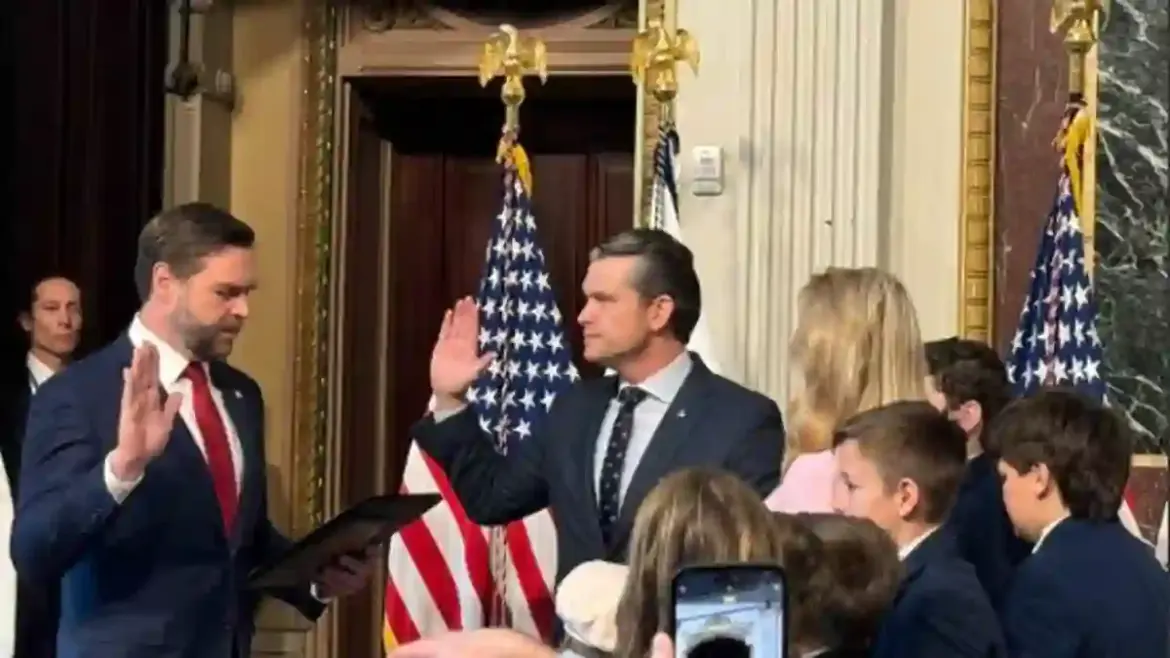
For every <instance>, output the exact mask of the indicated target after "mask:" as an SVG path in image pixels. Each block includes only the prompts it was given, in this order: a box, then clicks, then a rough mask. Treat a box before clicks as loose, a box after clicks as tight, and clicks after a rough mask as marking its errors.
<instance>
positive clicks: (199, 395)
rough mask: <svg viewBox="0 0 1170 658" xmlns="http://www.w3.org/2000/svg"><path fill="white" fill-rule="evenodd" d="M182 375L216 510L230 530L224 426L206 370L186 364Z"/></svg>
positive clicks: (231, 487) (230, 472)
mask: <svg viewBox="0 0 1170 658" xmlns="http://www.w3.org/2000/svg"><path fill="white" fill-rule="evenodd" d="M183 376H184V377H186V378H187V380H188V381H190V382H191V406H193V407H194V408H195V423H196V424H198V425H199V433H200V434H201V435H203V448H204V450H205V451H206V453H207V468H208V469H210V470H211V482H212V485H213V486H214V487H215V497H216V498H218V499H219V509H220V512H222V513H223V527H224V528H225V529H227V531H228V532H230V531H231V528H232V523H233V522H234V521H235V518H236V505H237V503H238V500H237V498H236V467H235V465H234V464H233V463H232V449H231V446H230V445H229V444H228V435H227V427H226V426H225V425H224V422H223V416H221V415H220V413H219V408H218V407H216V406H215V400H214V399H213V398H212V397H211V385H210V384H209V383H208V382H207V371H206V370H204V369H203V364H202V363H198V362H193V363H190V364H188V365H187V369H186V370H184V371H183Z"/></svg>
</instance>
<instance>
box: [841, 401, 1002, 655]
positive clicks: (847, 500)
mask: <svg viewBox="0 0 1170 658" xmlns="http://www.w3.org/2000/svg"><path fill="white" fill-rule="evenodd" d="M966 441H967V439H966V436H965V435H964V434H963V431H962V430H961V429H960V428H959V427H958V426H957V425H955V424H954V423H952V422H951V421H950V420H948V419H947V418H946V417H944V416H943V415H941V414H940V413H939V412H938V410H937V409H935V408H934V407H933V406H931V405H930V404H929V403H927V402H895V403H893V404H889V405H886V406H884V407H879V408H877V409H873V410H871V411H867V412H864V413H861V414H858V415H856V416H854V417H853V418H851V419H849V420H848V421H846V423H845V424H844V425H843V426H842V427H840V428H838V430H837V431H836V432H835V434H834V437H833V455H834V458H835V459H836V462H837V467H838V471H839V473H840V476H839V477H840V480H839V482H838V483H837V486H836V487H835V491H834V496H833V499H834V507H835V508H836V509H837V511H839V512H842V513H844V514H848V515H850V516H858V517H864V518H868V519H870V520H871V521H873V522H874V523H876V524H877V525H878V526H879V527H880V528H882V529H883V530H885V531H886V533H887V534H889V536H890V538H891V539H893V540H894V543H895V544H896V545H897V546H898V556H899V558H900V559H901V560H902V565H903V567H904V574H903V577H902V581H901V583H900V586H899V588H898V593H897V595H896V596H895V598H894V603H893V605H892V606H891V607H890V609H889V611H888V612H887V613H886V615H885V618H884V619H883V620H882V624H881V627H880V629H879V631H878V634H877V638H876V640H875V641H874V644H873V646H872V649H871V653H870V656H871V657H872V658H919V657H921V658H950V657H965V658H989V657H999V656H1004V655H1006V654H1005V651H1004V643H1003V636H1002V633H1001V631H1000V628H999V624H998V622H997V620H996V616H995V612H994V610H993V608H992V606H991V603H990V602H989V601H988V599H987V594H986V593H985V592H984V591H983V588H982V587H980V586H979V581H978V579H977V578H976V576H975V569H974V567H972V566H971V564H970V563H968V562H967V561H965V560H964V559H963V558H962V557H961V556H960V554H959V549H958V545H957V542H956V539H955V536H954V533H953V531H952V529H951V528H949V527H944V525H943V521H944V519H946V517H947V515H948V513H949V512H950V510H951V506H952V504H953V503H954V500H955V495H956V493H957V492H958V489H959V481H960V480H961V479H962V477H963V470H964V467H965V465H966V459H967V452H966Z"/></svg>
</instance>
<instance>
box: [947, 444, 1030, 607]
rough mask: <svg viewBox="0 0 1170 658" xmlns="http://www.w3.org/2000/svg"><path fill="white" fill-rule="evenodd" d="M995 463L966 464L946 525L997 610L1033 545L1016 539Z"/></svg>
mask: <svg viewBox="0 0 1170 658" xmlns="http://www.w3.org/2000/svg"><path fill="white" fill-rule="evenodd" d="M995 462H996V460H995V458H993V457H990V456H988V455H986V454H984V455H979V456H978V457H976V458H975V459H972V460H971V461H970V462H969V463H968V464H967V471H966V473H965V474H964V476H963V482H962V484H961V486H960V488H959V496H958V498H957V499H956V500H955V506H954V508H953V509H952V510H951V518H950V521H949V522H948V524H947V525H949V526H950V527H952V528H954V530H955V532H956V534H957V537H958V540H959V553H960V554H961V555H962V556H963V559H964V560H967V561H968V562H970V563H971V566H973V567H975V575H976V576H978V578H979V582H980V584H982V585H983V589H984V591H986V592H987V596H988V597H989V598H990V599H991V605H992V606H994V607H995V608H996V609H998V608H999V607H1000V604H1001V602H1002V601H1003V597H1004V595H1005V594H1007V590H1008V586H1009V585H1011V582H1012V575H1013V574H1014V573H1015V570H1016V567H1018V566H1019V564H1020V563H1021V562H1023V561H1024V558H1026V557H1028V554H1029V553H1031V551H1032V545H1031V544H1029V543H1028V542H1026V541H1024V540H1023V539H1020V538H1019V537H1018V536H1016V531H1015V529H1014V528H1013V527H1012V522H1011V519H1009V518H1008V515H1007V509H1005V508H1004V506H1003V486H1002V485H1001V483H1000V480H999V473H998V472H997V471H996V469H995Z"/></svg>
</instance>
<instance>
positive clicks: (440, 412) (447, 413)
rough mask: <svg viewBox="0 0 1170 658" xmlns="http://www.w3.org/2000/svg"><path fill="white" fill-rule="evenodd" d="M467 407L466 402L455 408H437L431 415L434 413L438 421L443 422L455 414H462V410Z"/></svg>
mask: <svg viewBox="0 0 1170 658" xmlns="http://www.w3.org/2000/svg"><path fill="white" fill-rule="evenodd" d="M466 408H467V405H466V404H461V405H459V406H458V407H455V408H454V409H436V410H435V412H434V413H433V414H431V415H433V416H434V417H435V422H436V423H441V422H443V421H444V420H447V419H448V418H451V417H453V416H458V415H459V414H460V412H462V411H463V410H464V409H466Z"/></svg>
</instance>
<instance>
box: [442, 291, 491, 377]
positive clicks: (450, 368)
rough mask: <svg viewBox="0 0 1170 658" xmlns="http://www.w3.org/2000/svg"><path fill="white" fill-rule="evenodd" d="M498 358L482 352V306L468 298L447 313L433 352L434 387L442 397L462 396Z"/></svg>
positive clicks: (457, 303)
mask: <svg viewBox="0 0 1170 658" xmlns="http://www.w3.org/2000/svg"><path fill="white" fill-rule="evenodd" d="M494 358H495V354H492V353H490V352H488V353H485V354H482V355H481V354H480V353H479V309H477V308H476V307H475V301H473V300H472V299H471V298H470V297H464V298H463V299H460V300H459V301H458V302H456V303H455V307H454V308H452V309H450V310H448V311H447V313H446V314H445V315H444V316H443V326H442V327H441V328H440V329H439V339H438V341H436V342H435V349H434V351H433V352H432V353H431V389H432V390H433V391H434V392H435V395H438V396H445V397H448V398H461V397H462V396H463V393H464V392H465V391H466V390H467V388H468V387H469V386H471V383H472V382H474V381H475V378H476V377H477V376H478V375H479V373H480V371H482V370H483V369H484V368H486V367H487V366H488V364H490V363H491V362H492V359H494Z"/></svg>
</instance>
